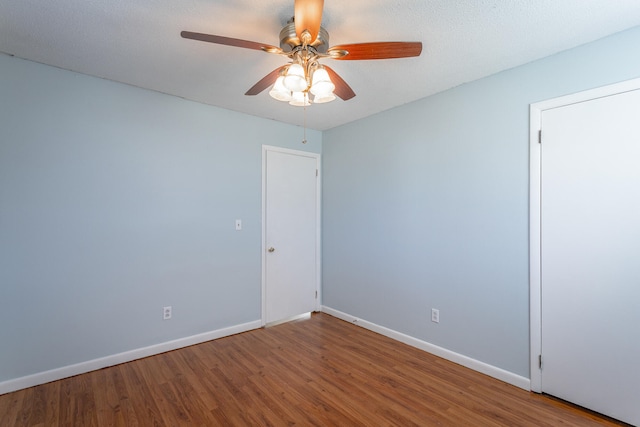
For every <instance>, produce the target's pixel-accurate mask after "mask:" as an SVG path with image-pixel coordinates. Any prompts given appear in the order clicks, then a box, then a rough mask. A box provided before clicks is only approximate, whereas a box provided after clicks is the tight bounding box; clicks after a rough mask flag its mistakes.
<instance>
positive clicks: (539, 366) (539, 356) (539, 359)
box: [538, 354, 542, 369]
mask: <svg viewBox="0 0 640 427" xmlns="http://www.w3.org/2000/svg"><path fill="white" fill-rule="evenodd" d="M538 369H542V355H541V354H539V355H538Z"/></svg>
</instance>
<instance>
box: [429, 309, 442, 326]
mask: <svg viewBox="0 0 640 427" xmlns="http://www.w3.org/2000/svg"><path fill="white" fill-rule="evenodd" d="M431 321H432V322H434V323H440V310H438V309H437V308H432V309H431Z"/></svg>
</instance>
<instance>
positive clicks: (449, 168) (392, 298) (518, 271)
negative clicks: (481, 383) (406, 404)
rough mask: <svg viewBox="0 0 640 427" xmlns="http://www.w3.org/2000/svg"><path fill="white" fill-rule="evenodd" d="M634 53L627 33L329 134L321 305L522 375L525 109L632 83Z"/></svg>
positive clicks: (637, 36)
mask: <svg viewBox="0 0 640 427" xmlns="http://www.w3.org/2000/svg"><path fill="white" fill-rule="evenodd" d="M639 46H640V27H637V28H635V29H632V30H629V31H626V32H623V33H620V34H617V35H614V36H611V37H608V38H605V39H602V40H599V41H597V42H594V43H590V44H588V45H585V46H582V47H579V48H577V49H573V50H570V51H566V52H563V53H561V54H558V55H555V56H552V57H549V58H546V59H543V60H539V61H536V62H533V63H530V64H528V65H524V66H522V67H518V68H515V69H512V70H509V71H505V72H502V73H499V74H496V75H493V76H490V77H488V78H484V79H482V80H479V81H475V82H472V83H468V84H465V85H462V86H459V87H457V88H454V89H452V90H448V91H446V92H443V93H440V94H438V95H435V96H431V97H429V98H426V99H422V100H420V101H417V102H414V103H411V104H408V105H405V106H403V107H400V108H395V109H393V110H390V111H387V112H384V113H381V114H378V115H376V116H372V117H369V118H366V119H363V120H360V121H358V122H355V123H351V124H348V125H344V126H342V127H339V128H336V129H333V130H330V131H327V132H325V133H324V135H323V142H324V146H323V171H324V180H323V191H324V196H323V221H324V222H323V304H324V305H325V306H328V307H331V308H334V309H336V310H340V311H343V312H345V313H348V314H350V315H353V316H356V317H359V318H362V319H364V320H367V321H370V322H373V323H376V324H378V325H382V326H385V327H388V328H391V329H393V330H396V331H399V332H403V333H405V334H408V335H410V336H413V337H416V338H419V339H421V340H424V341H427V342H430V343H432V344H436V345H438V346H441V347H444V348H446V349H448V350H451V351H454V352H457V353H460V354H463V355H466V356H469V357H471V358H474V359H477V360H480V361H483V362H485V363H488V364H491V365H494V366H496V367H499V368H502V369H505V370H507V371H510V372H513V373H515V374H518V375H521V376H524V377H527V378H528V377H529V322H528V320H529V298H528V293H529V282H528V275H529V272H528V256H529V254H528V197H529V196H528V185H529V182H528V178H529V163H528V162H529V156H528V149H529V148H528V147H529V104H530V103H533V102H536V101H541V100H545V99H549V98H554V97H558V96H562V95H565V94H569V93H573V92H578V91H582V90H586V89H590V88H593V87H598V86H602V85H606V84H611V83H615V82H618V81H622V80H627V79H631V78H636V77H639V76H640V55H638V47H639ZM424 78H429V76H424ZM432 307H435V308H438V309H439V310H440V323H439V324H435V323H432V322H431V321H430V310H431V308H432Z"/></svg>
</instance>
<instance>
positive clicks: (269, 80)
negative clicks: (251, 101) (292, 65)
mask: <svg viewBox="0 0 640 427" xmlns="http://www.w3.org/2000/svg"><path fill="white" fill-rule="evenodd" d="M285 67H286V65H283V66H282V67H278V68H276V69H275V70H273V71H272V72H270V73H269V74H267V75H266V76H264V77H263V78H262V79H261V80H260V81H259V82H258V83H256V84H254V85H253V86H252V87H251V89H249V90H248V91H247V92H246V93H245V95H249V96H253V95H257V94H259V93H260V92H262V91H263V90H265V89H266V88H268V87H269V86H271V85H272V84H274V83H275V82H276V79H277V78H278V76H279V75H280V71H281V70H282V69H283V68H285Z"/></svg>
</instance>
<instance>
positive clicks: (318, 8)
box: [293, 0, 324, 44]
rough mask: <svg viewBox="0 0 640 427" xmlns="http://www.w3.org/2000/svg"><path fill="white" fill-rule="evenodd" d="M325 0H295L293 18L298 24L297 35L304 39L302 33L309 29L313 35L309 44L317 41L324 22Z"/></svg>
mask: <svg viewBox="0 0 640 427" xmlns="http://www.w3.org/2000/svg"><path fill="white" fill-rule="evenodd" d="M323 7H324V0H295V3H294V6H293V20H294V22H295V24H296V35H297V36H298V38H299V39H300V40H301V41H303V39H302V33H303V32H304V31H305V30H307V31H308V32H309V34H310V35H311V40H309V41H308V43H309V44H311V43H313V42H314V41H316V38H318V32H319V31H320V24H321V23H322V8H323Z"/></svg>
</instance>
